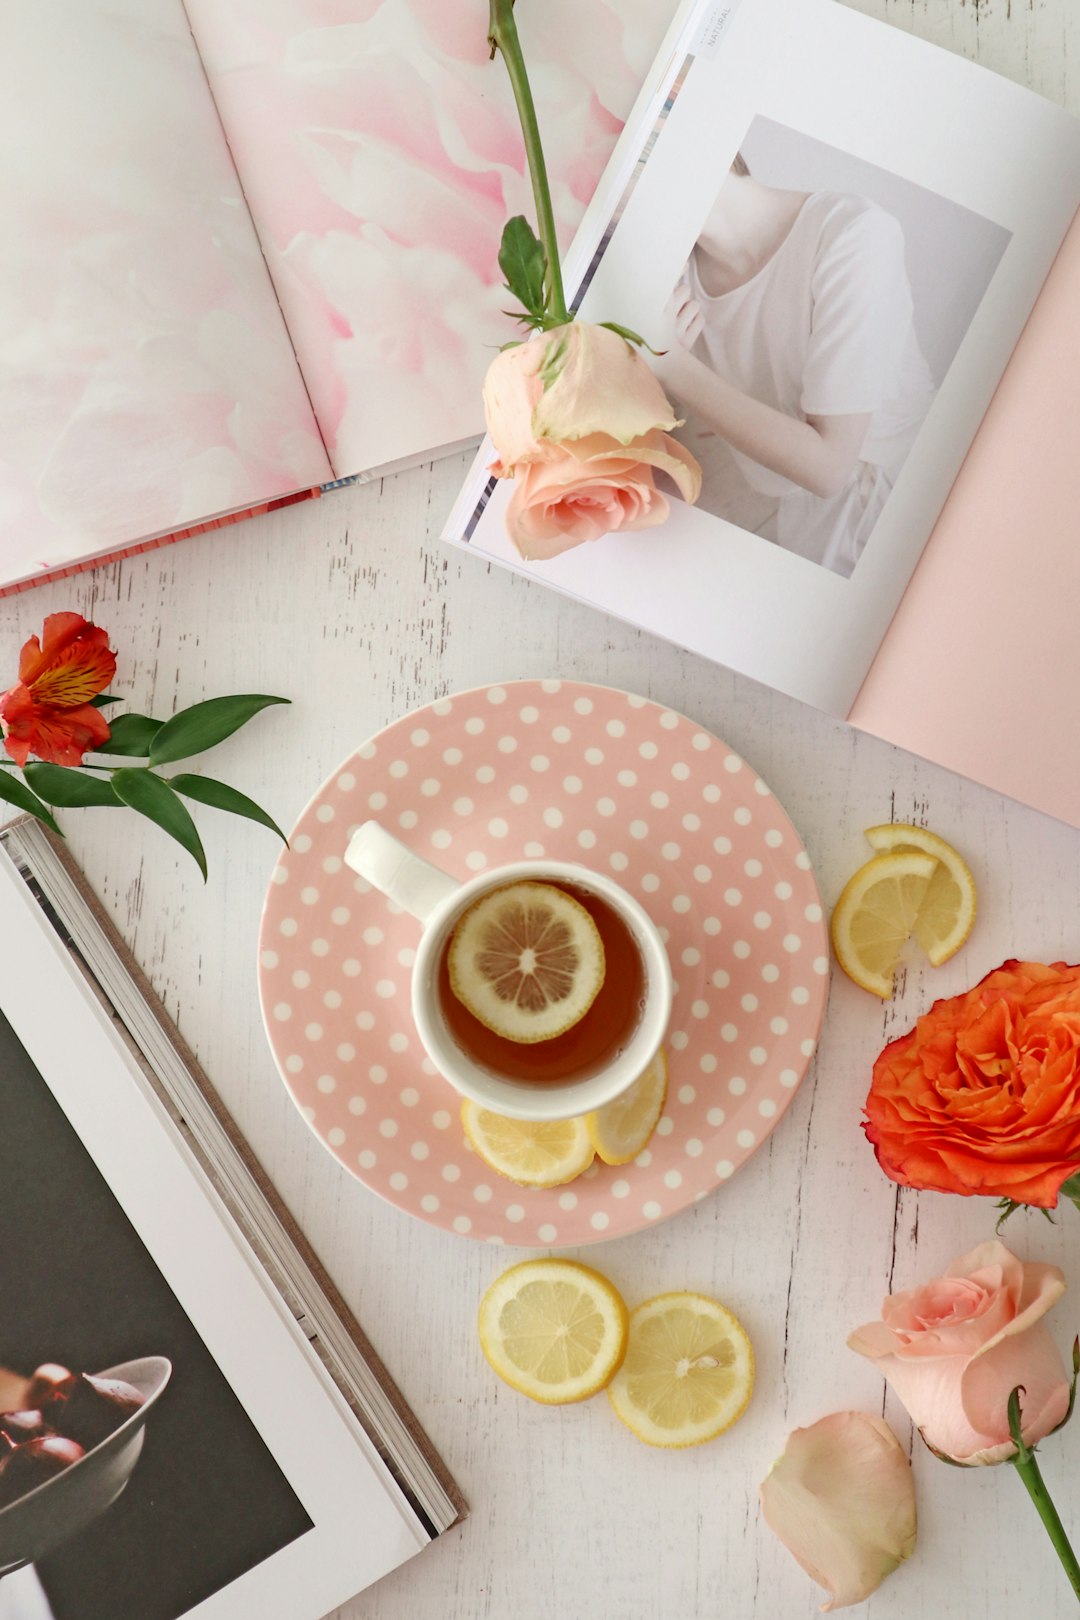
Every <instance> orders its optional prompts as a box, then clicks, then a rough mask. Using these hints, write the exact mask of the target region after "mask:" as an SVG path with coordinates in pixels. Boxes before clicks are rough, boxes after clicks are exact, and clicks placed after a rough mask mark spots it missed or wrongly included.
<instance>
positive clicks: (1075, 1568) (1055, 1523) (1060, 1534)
mask: <svg viewBox="0 0 1080 1620" xmlns="http://www.w3.org/2000/svg"><path fill="white" fill-rule="evenodd" d="M1009 1432H1010V1433H1011V1435H1012V1437H1013V1441H1014V1442H1015V1445H1016V1456H1015V1457H1010V1458H1009V1461H1010V1462H1011V1463H1012V1465H1013V1467H1014V1468H1015V1469H1016V1472H1017V1473H1018V1474H1019V1475H1020V1478H1021V1479H1022V1480H1023V1482H1024V1488H1025V1490H1026V1491H1027V1493H1028V1495H1029V1496H1030V1497H1031V1500H1032V1501H1033V1502H1034V1504H1035V1509H1036V1512H1037V1513H1038V1515H1039V1518H1040V1519H1041V1520H1042V1522H1043V1524H1044V1525H1045V1526H1046V1533H1047V1535H1048V1536H1049V1537H1050V1540H1051V1541H1052V1542H1053V1544H1054V1551H1055V1552H1056V1553H1057V1555H1058V1557H1059V1558H1060V1559H1061V1566H1062V1568H1063V1569H1064V1571H1065V1573H1066V1575H1067V1576H1068V1577H1069V1584H1070V1586H1071V1587H1072V1589H1073V1591H1074V1592H1075V1594H1076V1596H1077V1597H1078V1598H1080V1564H1078V1563H1077V1561H1076V1554H1075V1553H1074V1552H1073V1550H1072V1547H1071V1546H1070V1544H1069V1538H1068V1536H1067V1535H1066V1534H1065V1526H1064V1525H1063V1524H1062V1522H1061V1519H1060V1518H1059V1517H1058V1510H1057V1508H1056V1507H1055V1506H1054V1503H1053V1501H1052V1499H1051V1496H1050V1492H1049V1491H1048V1490H1047V1488H1046V1482H1045V1480H1044V1479H1043V1477H1042V1474H1041V1473H1040V1472H1039V1465H1038V1463H1037V1462H1036V1461H1035V1452H1034V1449H1033V1448H1029V1447H1028V1446H1026V1445H1025V1444H1024V1439H1023V1436H1022V1435H1021V1433H1020V1393H1019V1390H1016V1389H1014V1390H1013V1392H1012V1394H1011V1395H1010V1396H1009Z"/></svg>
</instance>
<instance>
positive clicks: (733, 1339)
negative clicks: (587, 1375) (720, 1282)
mask: <svg viewBox="0 0 1080 1620" xmlns="http://www.w3.org/2000/svg"><path fill="white" fill-rule="evenodd" d="M753 1387H754V1351H753V1347H752V1346H751V1343H750V1340H749V1338H748V1337H747V1335H746V1330H745V1329H744V1328H743V1326H742V1324H741V1323H740V1322H739V1321H738V1319H737V1318H736V1317H734V1316H733V1315H732V1314H731V1312H730V1311H729V1310H727V1309H726V1307H725V1306H723V1305H721V1304H719V1303H718V1302H717V1301H716V1300H715V1299H708V1298H707V1297H706V1296H705V1295H704V1294H690V1293H678V1294H659V1295H657V1297H656V1298H655V1299H648V1300H646V1301H645V1303H644V1304H643V1305H639V1306H638V1307H637V1309H636V1310H634V1311H632V1312H631V1314H630V1332H629V1338H628V1341H627V1346H626V1355H625V1358H624V1360H623V1363H622V1366H621V1367H620V1368H619V1371H618V1372H617V1373H616V1374H615V1377H614V1378H613V1379H612V1381H611V1383H610V1384H609V1385H608V1399H609V1400H610V1402H611V1404H612V1407H613V1408H614V1410H615V1416H616V1417H617V1418H619V1419H620V1420H621V1421H622V1422H623V1423H625V1424H626V1427H627V1428H628V1429H632V1430H633V1432H634V1433H635V1434H636V1435H637V1437H638V1439H639V1440H644V1441H645V1442H646V1444H647V1445H650V1446H669V1447H681V1446H699V1445H701V1444H702V1443H703V1442H704V1441H706V1440H712V1439H714V1438H715V1437H716V1436H717V1435H718V1434H722V1433H723V1432H724V1430H725V1429H729V1428H730V1427H731V1425H732V1424H733V1423H734V1422H735V1421H736V1419H738V1418H740V1417H741V1416H742V1414H743V1412H745V1410H746V1407H747V1403H748V1402H749V1400H750V1394H751V1391H752V1390H753Z"/></svg>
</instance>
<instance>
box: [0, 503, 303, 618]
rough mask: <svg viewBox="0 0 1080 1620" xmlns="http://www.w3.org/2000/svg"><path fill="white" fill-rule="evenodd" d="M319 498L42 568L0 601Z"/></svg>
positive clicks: (263, 506) (0, 590)
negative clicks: (56, 566)
mask: <svg viewBox="0 0 1080 1620" xmlns="http://www.w3.org/2000/svg"><path fill="white" fill-rule="evenodd" d="M321 494H322V489H321V488H320V487H319V485H316V486H315V487H314V488H313V489H299V490H297V491H296V492H295V494H293V495H280V496H278V497H277V498H276V499H275V500H272V501H262V502H260V503H259V505H258V506H247V507H245V508H244V510H243V511H242V512H228V513H226V515H225V516H224V517H216V518H207V520H206V522H205V523H193V524H191V525H190V527H189V528H186V529H172V530H170V532H169V533H168V534H159V535H156V536H155V537H154V538H153V539H152V540H140V541H138V542H137V544H135V545H133V546H123V547H122V548H121V549H120V550H119V551H110V552H108V553H107V554H106V555H105V556H101V557H85V558H83V560H82V561H81V562H73V563H68V564H67V565H66V566H65V567H63V568H45V569H42V571H41V573H40V574H35V575H34V576H33V577H32V578H31V579H20V580H16V581H15V583H14V584H13V585H3V586H0V597H4V596H17V595H18V593H19V592H20V591H32V590H33V589H34V587H35V586H37V585H44V584H46V583H47V582H48V581H50V580H54V579H68V578H69V577H70V576H71V575H73V574H84V573H86V572H87V571H88V570H89V569H91V568H103V567H104V566H105V564H106V563H114V562H121V561H123V559H124V558H125V557H140V556H141V555H142V553H143V552H144V551H156V550H157V549H158V547H159V546H171V545H172V544H173V542H174V541H176V540H187V539H190V537H191V536H192V535H196V534H208V533H209V532H210V530H211V529H225V528H228V527H229V525H230V524H233V523H240V522H242V521H243V520H244V519H245V518H251V517H261V516H262V514H263V513H264V512H276V511H277V510H278V508H279V507H282V506H295V505H296V504H297V502H298V501H313V500H315V499H316V497H317V496H319V495H321Z"/></svg>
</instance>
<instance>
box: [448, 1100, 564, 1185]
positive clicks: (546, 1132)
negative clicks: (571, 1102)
mask: <svg viewBox="0 0 1080 1620" xmlns="http://www.w3.org/2000/svg"><path fill="white" fill-rule="evenodd" d="M461 1125H462V1129H463V1130H464V1132H465V1137H466V1140H467V1141H468V1142H469V1144H470V1146H471V1147H473V1148H475V1150H476V1152H477V1153H479V1155H480V1157H481V1158H482V1159H483V1161H484V1163H485V1164H487V1165H490V1166H491V1168H492V1170H496V1171H498V1173H499V1175H500V1176H506V1177H507V1178H508V1179H509V1180H510V1181H516V1182H517V1184H518V1186H519V1187H561V1186H562V1184H563V1182H564V1181H573V1179H574V1177H575V1176H580V1175H581V1173H582V1171H583V1170H587V1169H588V1168H589V1166H590V1164H592V1162H593V1145H592V1138H591V1137H590V1135H589V1131H588V1127H587V1126H586V1124H585V1121H584V1119H581V1118H577V1119H507V1118H506V1116H505V1115H504V1114H496V1113H493V1112H492V1110H491V1109H490V1108H481V1107H480V1105H479V1104H478V1103H475V1102H473V1101H472V1099H471V1098H469V1097H466V1099H465V1101H464V1102H463V1103H462V1105H461Z"/></svg>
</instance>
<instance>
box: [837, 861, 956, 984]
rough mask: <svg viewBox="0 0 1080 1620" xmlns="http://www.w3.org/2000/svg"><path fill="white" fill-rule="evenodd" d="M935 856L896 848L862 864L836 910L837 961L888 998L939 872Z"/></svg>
mask: <svg viewBox="0 0 1080 1620" xmlns="http://www.w3.org/2000/svg"><path fill="white" fill-rule="evenodd" d="M937 866H938V863H937V860H936V859H935V858H934V856H932V855H925V854H923V852H922V851H921V850H917V849H909V850H904V849H894V850H889V851H887V852H886V853H885V854H884V855H875V856H874V858H873V860H870V861H867V863H866V865H865V866H860V868H859V870H858V871H857V872H856V873H855V875H854V877H852V878H850V879H849V880H848V883H847V885H846V887H845V888H844V891H843V893H842V894H841V896H840V898H839V900H838V901H837V902H836V906H835V908H834V910H833V914H832V943H833V950H834V951H835V952H836V960H837V961H838V962H839V964H840V966H841V967H842V968H843V970H844V972H845V973H846V974H847V976H848V978H849V979H854V981H855V983H856V984H857V985H860V986H861V987H862V989H864V990H872V991H873V993H874V994H875V995H878V996H881V997H882V998H883V999H885V1000H887V999H888V997H889V996H891V995H892V989H893V973H894V971H895V968H896V963H897V960H898V958H899V956H900V952H901V950H902V949H903V947H904V945H905V944H906V943H907V941H908V940H909V939H910V938H911V934H912V931H913V929H914V927H915V922H916V919H917V918H918V915H919V911H920V908H921V907H922V904H923V902H924V900H925V899H926V896H927V892H928V890H929V888H930V880H931V879H932V878H933V876H934V873H935V872H936V871H937Z"/></svg>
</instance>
